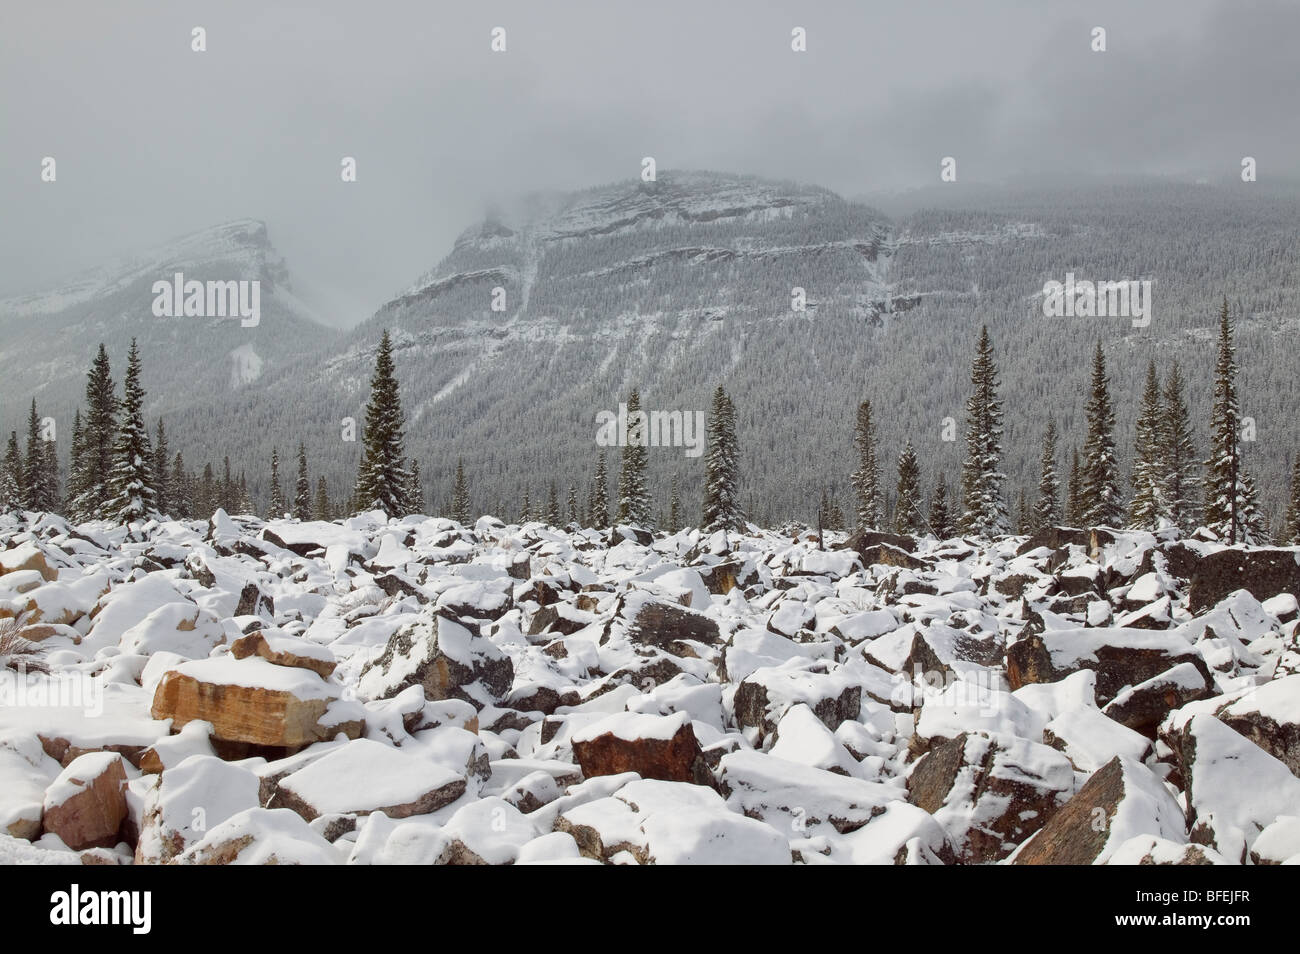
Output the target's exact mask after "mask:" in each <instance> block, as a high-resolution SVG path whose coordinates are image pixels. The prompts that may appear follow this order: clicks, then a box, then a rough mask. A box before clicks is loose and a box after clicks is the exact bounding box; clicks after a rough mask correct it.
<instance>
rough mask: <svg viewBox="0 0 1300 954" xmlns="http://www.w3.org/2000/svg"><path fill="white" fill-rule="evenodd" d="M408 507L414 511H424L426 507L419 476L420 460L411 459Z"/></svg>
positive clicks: (421, 481) (422, 481)
mask: <svg viewBox="0 0 1300 954" xmlns="http://www.w3.org/2000/svg"><path fill="white" fill-rule="evenodd" d="M409 497H410V507H411V510H412V511H413V512H414V513H421V514H422V513H424V512H425V510H426V509H428V508H427V507H426V505H425V500H424V480H423V478H421V477H420V462H419V461H418V460H412V461H411V490H410V494H409Z"/></svg>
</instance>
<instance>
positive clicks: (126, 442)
mask: <svg viewBox="0 0 1300 954" xmlns="http://www.w3.org/2000/svg"><path fill="white" fill-rule="evenodd" d="M144 395H145V390H144V387H143V386H142V385H141V384H140V351H139V349H138V348H137V347H136V343H135V339H134V338H133V339H131V350H130V351H129V352H127V356H126V378H125V379H124V381H123V384H122V423H121V425H120V426H119V428H118V432H117V440H116V441H115V442H114V444H113V461H114V464H113V470H112V472H111V473H110V474H109V479H108V487H109V494H110V496H109V499H108V512H109V514H110V519H112V520H114V521H116V522H117V523H121V524H130V523H131V522H132V521H135V520H143V519H145V518H147V517H149V516H150V515H153V514H156V513H157V512H158V498H157V496H156V494H155V492H154V485H153V449H152V447H151V446H150V444H149V428H148V427H146V426H145V423H144Z"/></svg>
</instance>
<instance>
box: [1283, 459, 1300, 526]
mask: <svg viewBox="0 0 1300 954" xmlns="http://www.w3.org/2000/svg"><path fill="white" fill-rule="evenodd" d="M1281 538H1282V540H1281V542H1282V543H1284V544H1286V545H1288V546H1296V545H1300V453H1297V454H1296V455H1295V457H1294V459H1293V462H1292V464H1291V493H1290V495H1289V497H1288V501H1287V508H1286V518H1285V520H1284V521H1283V525H1282V530H1281Z"/></svg>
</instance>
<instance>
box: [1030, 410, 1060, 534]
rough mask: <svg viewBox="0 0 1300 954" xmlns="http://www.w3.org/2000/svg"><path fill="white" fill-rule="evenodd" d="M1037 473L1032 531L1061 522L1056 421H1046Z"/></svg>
mask: <svg viewBox="0 0 1300 954" xmlns="http://www.w3.org/2000/svg"><path fill="white" fill-rule="evenodd" d="M1038 473H1039V476H1038V501H1037V503H1035V504H1034V513H1033V520H1032V529H1033V530H1042V529H1044V528H1046V527H1054V526H1056V525H1057V524H1058V523H1060V522H1061V478H1060V477H1059V476H1057V473H1056V421H1055V420H1053V419H1051V418H1048V420H1047V433H1046V434H1044V435H1043V456H1042V458H1041V460H1040V463H1039V472H1038Z"/></svg>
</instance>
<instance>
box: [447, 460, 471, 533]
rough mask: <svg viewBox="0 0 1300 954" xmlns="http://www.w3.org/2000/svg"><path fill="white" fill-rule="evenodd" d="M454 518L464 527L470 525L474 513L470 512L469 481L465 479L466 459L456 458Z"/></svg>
mask: <svg viewBox="0 0 1300 954" xmlns="http://www.w3.org/2000/svg"><path fill="white" fill-rule="evenodd" d="M451 516H452V519H453V520H455V521H456V522H457V523H459V524H460V525H461V526H462V527H468V526H469V525H470V520H471V519H472V518H473V514H472V513H471V512H470V501H469V481H468V480H466V479H465V461H464V459H463V458H457V459H456V486H455V488H454V489H453V490H452V496H451Z"/></svg>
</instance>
